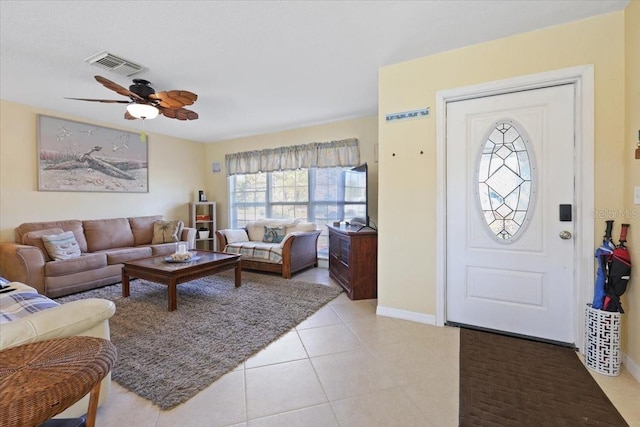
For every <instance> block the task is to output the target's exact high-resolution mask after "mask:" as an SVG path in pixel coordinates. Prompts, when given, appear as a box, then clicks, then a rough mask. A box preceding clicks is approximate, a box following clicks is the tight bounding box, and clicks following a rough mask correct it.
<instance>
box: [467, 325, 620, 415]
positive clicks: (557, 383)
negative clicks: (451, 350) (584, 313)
mask: <svg viewBox="0 0 640 427" xmlns="http://www.w3.org/2000/svg"><path fill="white" fill-rule="evenodd" d="M459 415H460V419H459V422H460V424H459V425H460V426H576V425H590V426H628V424H627V423H626V422H625V420H624V418H622V416H621V415H620V413H619V412H618V410H617V409H616V408H615V407H614V406H613V404H612V403H611V401H610V400H609V399H608V398H607V396H606V395H605V394H604V392H603V391H602V389H600V387H599V386H598V384H597V383H596V381H595V380H594V379H593V378H592V377H591V375H590V374H589V372H587V368H585V366H584V365H583V364H582V362H581V361H580V360H579V359H578V355H577V354H576V352H575V351H574V350H573V349H570V348H566V347H560V346H556V345H552V344H546V343H541V342H534V341H529V340H526V339H521V338H513V337H507V336H503V335H498V334H493V333H488V332H480V331H474V330H470V329H464V328H463V329H460V414H459Z"/></svg>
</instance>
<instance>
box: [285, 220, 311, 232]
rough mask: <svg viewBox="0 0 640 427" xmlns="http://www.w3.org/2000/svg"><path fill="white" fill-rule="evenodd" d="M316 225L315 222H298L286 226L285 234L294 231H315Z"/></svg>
mask: <svg viewBox="0 0 640 427" xmlns="http://www.w3.org/2000/svg"><path fill="white" fill-rule="evenodd" d="M317 229H318V225H317V224H316V223H315V222H299V223H297V224H295V225H294V226H292V227H287V228H286V234H289V233H295V232H307V231H316V230H317Z"/></svg>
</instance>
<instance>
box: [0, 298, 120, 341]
mask: <svg viewBox="0 0 640 427" xmlns="http://www.w3.org/2000/svg"><path fill="white" fill-rule="evenodd" d="M115 312H116V306H115V304H114V303H113V302H112V301H109V300H106V299H100V298H88V299H83V300H78V301H72V302H68V303H65V304H61V305H59V306H57V307H53V308H49V309H47V310H43V311H39V312H37V313H33V314H30V315H28V316H25V317H23V318H21V319H17V320H13V321H11V322H5V323H3V324H2V327H1V328H2V333H1V334H0V350H3V349H5V348H8V347H14V346H17V345H22V344H28V343H32V342H37V341H44V340H48V339H52V338H60V337H70V336H75V335H87V336H95V337H98V338H105V339H110V335H109V322H108V319H109V318H110V317H111V316H113V314H114V313H115Z"/></svg>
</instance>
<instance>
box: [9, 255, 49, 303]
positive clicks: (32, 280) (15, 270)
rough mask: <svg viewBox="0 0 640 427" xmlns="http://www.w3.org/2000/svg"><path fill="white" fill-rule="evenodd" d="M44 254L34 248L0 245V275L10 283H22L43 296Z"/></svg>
mask: <svg viewBox="0 0 640 427" xmlns="http://www.w3.org/2000/svg"><path fill="white" fill-rule="evenodd" d="M44 265H45V258H44V254H43V253H42V251H41V250H40V248H37V247H35V246H29V245H20V244H18V243H0V275H2V277H4V278H6V279H8V280H10V281H12V282H22V283H25V284H27V285H29V286H32V287H34V288H36V289H37V290H38V293H41V294H43V295H44V294H45V289H44Z"/></svg>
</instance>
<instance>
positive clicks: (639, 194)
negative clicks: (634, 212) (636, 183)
mask: <svg viewBox="0 0 640 427" xmlns="http://www.w3.org/2000/svg"><path fill="white" fill-rule="evenodd" d="M633 204H635V205H640V187H635V188H634V189H633Z"/></svg>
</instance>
